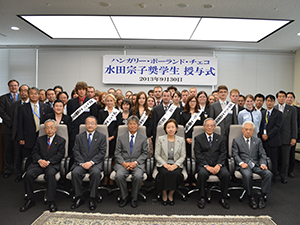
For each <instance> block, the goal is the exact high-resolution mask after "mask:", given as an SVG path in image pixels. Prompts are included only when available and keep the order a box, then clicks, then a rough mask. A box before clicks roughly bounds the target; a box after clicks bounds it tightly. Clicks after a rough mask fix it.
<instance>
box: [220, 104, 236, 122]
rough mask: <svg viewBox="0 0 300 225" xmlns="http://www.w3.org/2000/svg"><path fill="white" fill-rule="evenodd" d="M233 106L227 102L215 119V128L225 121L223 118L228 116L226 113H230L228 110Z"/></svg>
mask: <svg viewBox="0 0 300 225" xmlns="http://www.w3.org/2000/svg"><path fill="white" fill-rule="evenodd" d="M234 106H235V104H234V103H232V102H229V104H228V105H227V106H226V107H225V108H224V109H223V111H222V112H220V114H219V115H218V116H217V118H216V119H215V123H216V125H217V126H218V125H219V124H220V123H221V122H222V121H223V120H224V119H225V117H226V116H227V115H228V113H229V112H230V110H232V108H233V107H234Z"/></svg>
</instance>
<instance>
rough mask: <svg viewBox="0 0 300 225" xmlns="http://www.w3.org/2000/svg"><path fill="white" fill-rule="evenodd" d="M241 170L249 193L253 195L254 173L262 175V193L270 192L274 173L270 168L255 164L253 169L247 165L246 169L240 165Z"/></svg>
mask: <svg viewBox="0 0 300 225" xmlns="http://www.w3.org/2000/svg"><path fill="white" fill-rule="evenodd" d="M239 171H240V172H241V174H242V175H243V178H242V181H243V185H244V188H245V189H246V191H247V193H248V195H250V196H252V187H253V184H252V183H253V173H257V174H258V175H260V176H261V177H262V183H261V191H262V193H264V194H268V193H270V192H271V182H272V177H273V174H272V172H271V171H270V170H263V169H261V168H260V167H257V166H255V167H253V169H252V170H251V169H250V167H247V168H246V169H243V168H242V167H239Z"/></svg>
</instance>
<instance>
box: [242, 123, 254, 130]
mask: <svg viewBox="0 0 300 225" xmlns="http://www.w3.org/2000/svg"><path fill="white" fill-rule="evenodd" d="M246 124H251V125H252V127H253V129H255V124H254V123H253V122H252V121H245V122H244V123H243V125H242V128H244V127H245V125H246Z"/></svg>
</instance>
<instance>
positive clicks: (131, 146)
mask: <svg viewBox="0 0 300 225" xmlns="http://www.w3.org/2000/svg"><path fill="white" fill-rule="evenodd" d="M133 137H134V135H131V140H130V154H132V149H133Z"/></svg>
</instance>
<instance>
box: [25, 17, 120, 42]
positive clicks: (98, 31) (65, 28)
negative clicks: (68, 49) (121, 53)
mask: <svg viewBox="0 0 300 225" xmlns="http://www.w3.org/2000/svg"><path fill="white" fill-rule="evenodd" d="M22 18H23V19H25V20H27V21H28V22H29V23H31V24H32V25H33V26H35V27H37V28H38V29H39V30H41V31H43V32H44V33H46V34H47V35H48V36H50V37H52V38H119V35H118V33H117V31H116V29H115V27H114V25H113V23H112V21H111V19H110V17H109V16H22Z"/></svg>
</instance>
